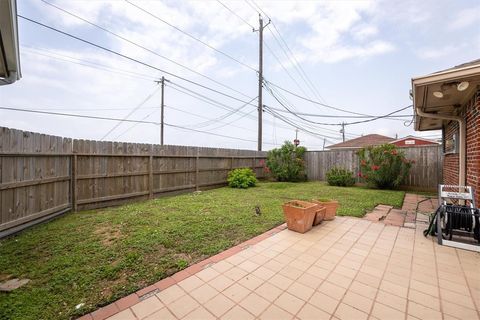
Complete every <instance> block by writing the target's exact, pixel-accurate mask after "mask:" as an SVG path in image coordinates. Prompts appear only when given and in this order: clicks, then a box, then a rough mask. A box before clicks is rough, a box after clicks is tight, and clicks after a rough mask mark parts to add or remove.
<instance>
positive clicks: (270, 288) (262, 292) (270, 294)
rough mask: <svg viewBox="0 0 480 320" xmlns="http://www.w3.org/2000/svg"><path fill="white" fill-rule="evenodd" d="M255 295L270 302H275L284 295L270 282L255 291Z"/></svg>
mask: <svg viewBox="0 0 480 320" xmlns="http://www.w3.org/2000/svg"><path fill="white" fill-rule="evenodd" d="M255 293H256V294H258V295H259V296H261V297H263V298H265V299H267V300H268V301H270V302H273V301H275V300H276V299H277V298H278V296H279V295H280V294H281V293H282V290H281V289H279V288H277V287H276V286H274V285H273V284H271V283H269V282H265V283H264V284H262V285H261V286H260V287H258V288H257V289H256V290H255Z"/></svg>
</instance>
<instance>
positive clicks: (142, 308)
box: [131, 296, 163, 319]
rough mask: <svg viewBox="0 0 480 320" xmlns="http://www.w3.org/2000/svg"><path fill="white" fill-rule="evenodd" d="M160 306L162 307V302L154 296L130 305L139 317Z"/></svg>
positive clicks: (143, 316) (152, 311)
mask: <svg viewBox="0 0 480 320" xmlns="http://www.w3.org/2000/svg"><path fill="white" fill-rule="evenodd" d="M161 308H163V303H162V302H161V301H160V300H159V299H158V298H157V297H156V296H152V297H150V298H148V299H145V300H143V301H141V302H139V303H137V304H136V305H134V306H132V307H131V309H132V311H133V313H134V314H135V315H136V316H137V317H138V318H139V319H142V318H145V317H146V316H148V315H150V314H152V313H154V312H155V311H157V310H159V309H161Z"/></svg>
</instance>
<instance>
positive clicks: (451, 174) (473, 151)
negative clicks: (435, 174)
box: [443, 90, 480, 207]
mask: <svg viewBox="0 0 480 320" xmlns="http://www.w3.org/2000/svg"><path fill="white" fill-rule="evenodd" d="M464 116H465V119H466V126H467V132H466V136H467V141H466V156H467V168H466V174H467V180H466V181H467V185H468V186H472V187H474V188H475V201H476V204H477V207H480V202H479V201H480V90H479V91H477V92H476V94H474V96H473V97H472V99H471V100H470V101H469V102H468V103H467V104H466V105H465V111H464ZM454 134H457V137H458V123H457V122H456V121H450V122H449V123H448V124H447V125H446V126H445V127H444V137H443V142H444V145H445V141H446V140H450V139H452V137H453V135H454ZM447 151H448V150H447ZM458 168H459V157H458V150H457V151H456V153H448V152H447V153H446V154H445V156H444V162H443V183H445V184H454V185H457V184H458Z"/></svg>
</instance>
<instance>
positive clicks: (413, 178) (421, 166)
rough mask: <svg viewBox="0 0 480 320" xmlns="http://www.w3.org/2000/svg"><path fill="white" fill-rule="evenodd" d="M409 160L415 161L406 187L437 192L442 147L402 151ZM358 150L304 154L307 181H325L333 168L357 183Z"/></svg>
mask: <svg viewBox="0 0 480 320" xmlns="http://www.w3.org/2000/svg"><path fill="white" fill-rule="evenodd" d="M401 150H402V151H404V152H405V156H406V157H407V158H408V159H413V160H415V163H414V164H413V165H412V168H411V169H410V173H409V175H408V177H407V179H406V181H405V186H407V187H415V188H419V189H425V190H430V189H431V190H436V189H437V187H438V184H439V183H441V181H442V165H443V153H442V148H441V146H418V147H411V148H401ZM356 152H357V150H329V151H308V152H307V153H306V158H305V161H306V167H307V177H308V179H309V180H321V181H324V180H326V173H327V171H328V170H330V169H331V168H333V167H340V168H344V169H348V170H350V171H353V172H354V174H355V176H356V177H357V181H358V179H359V178H358V173H359V171H360V170H359V168H360V163H359V159H358V156H357V153H356Z"/></svg>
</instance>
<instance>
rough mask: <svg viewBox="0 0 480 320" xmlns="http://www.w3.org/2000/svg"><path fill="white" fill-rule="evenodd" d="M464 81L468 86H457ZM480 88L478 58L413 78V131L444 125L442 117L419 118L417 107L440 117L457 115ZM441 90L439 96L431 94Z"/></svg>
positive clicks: (435, 128)
mask: <svg viewBox="0 0 480 320" xmlns="http://www.w3.org/2000/svg"><path fill="white" fill-rule="evenodd" d="M464 81H467V82H468V83H469V85H468V88H467V89H466V90H464V91H459V90H458V89H457V84H459V83H460V82H464ZM479 87H480V61H478V63H476V64H473V65H466V66H465V67H457V68H452V69H448V70H445V71H441V72H437V73H433V74H430V75H426V76H421V77H416V78H413V79H412V93H413V106H414V112H415V130H417V131H427V130H438V129H441V128H442V126H443V121H444V120H441V119H434V118H426V117H422V116H420V115H419V114H418V113H417V109H420V110H422V111H423V112H426V113H431V114H437V115H439V116H442V115H447V116H457V115H459V114H460V112H461V110H462V107H463V106H464V105H465V104H466V103H467V102H468V101H469V99H471V97H472V96H473V94H474V93H475V92H476V91H477V90H478V88H479ZM436 91H441V92H442V93H443V97H442V98H437V97H435V96H434V95H433V93H434V92H436Z"/></svg>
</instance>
